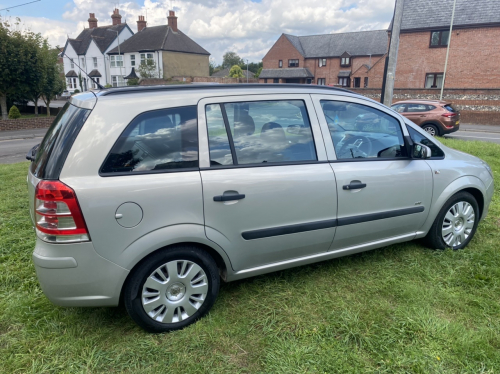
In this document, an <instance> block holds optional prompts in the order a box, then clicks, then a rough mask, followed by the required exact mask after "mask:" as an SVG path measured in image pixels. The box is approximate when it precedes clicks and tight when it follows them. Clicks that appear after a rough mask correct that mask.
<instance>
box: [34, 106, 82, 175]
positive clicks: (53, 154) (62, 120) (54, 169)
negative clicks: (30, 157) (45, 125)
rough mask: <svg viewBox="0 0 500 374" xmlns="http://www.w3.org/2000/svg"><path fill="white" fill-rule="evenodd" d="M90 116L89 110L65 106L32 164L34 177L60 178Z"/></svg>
mask: <svg viewBox="0 0 500 374" xmlns="http://www.w3.org/2000/svg"><path fill="white" fill-rule="evenodd" d="M89 114H90V110H89V109H82V108H78V107H76V106H74V105H71V104H70V103H66V105H64V107H63V108H62V109H61V111H60V112H59V114H58V115H57V117H56V119H55V120H54V122H52V125H51V126H50V128H49V129H48V130H47V133H46V134H45V137H44V138H43V141H42V143H41V144H40V147H39V148H38V150H37V152H36V155H35V160H34V161H33V163H32V164H31V172H32V173H33V175H35V176H36V177H37V178H40V179H58V178H59V174H60V173H61V169H62V167H63V165H64V162H65V161H66V157H67V156H68V153H69V151H70V149H71V146H72V145H73V142H74V141H75V139H76V136H77V135H78V133H79V132H80V129H81V128H82V126H83V124H84V123H85V121H86V119H87V117H88V115H89Z"/></svg>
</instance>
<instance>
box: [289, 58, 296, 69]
mask: <svg viewBox="0 0 500 374" xmlns="http://www.w3.org/2000/svg"><path fill="white" fill-rule="evenodd" d="M288 67H289V68H297V67H299V60H288Z"/></svg>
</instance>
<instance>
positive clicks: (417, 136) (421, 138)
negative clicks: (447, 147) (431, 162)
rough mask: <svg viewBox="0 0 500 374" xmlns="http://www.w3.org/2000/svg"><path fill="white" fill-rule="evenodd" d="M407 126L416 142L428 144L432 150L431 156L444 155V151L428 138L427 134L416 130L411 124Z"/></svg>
mask: <svg viewBox="0 0 500 374" xmlns="http://www.w3.org/2000/svg"><path fill="white" fill-rule="evenodd" d="M407 127H408V131H409V133H410V137H411V139H412V140H413V141H414V142H415V143H420V144H423V145H426V146H427V147H429V148H430V149H431V151H432V153H431V157H444V152H443V151H442V150H441V148H439V147H438V146H437V145H436V144H435V143H434V142H433V141H432V140H430V139H429V138H427V137H426V136H425V135H423V134H421V133H419V132H418V131H416V130H414V129H413V128H411V127H410V126H407Z"/></svg>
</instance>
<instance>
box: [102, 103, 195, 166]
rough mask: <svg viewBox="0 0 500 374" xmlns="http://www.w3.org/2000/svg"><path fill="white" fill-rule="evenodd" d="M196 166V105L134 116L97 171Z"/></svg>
mask: <svg viewBox="0 0 500 374" xmlns="http://www.w3.org/2000/svg"><path fill="white" fill-rule="evenodd" d="M196 167H198V123H197V112H196V106H189V107H181V108H173V109H163V110H157V111H153V112H147V113H143V114H141V115H139V116H138V117H136V118H135V119H134V120H133V121H132V122H131V123H130V124H129V125H128V127H127V128H126V130H125V131H124V132H123V134H122V135H121V136H120V137H119V138H118V140H117V141H116V143H115V145H114V146H113V148H112V149H111V152H110V153H109V155H108V157H107V159H106V161H105V162H104V164H103V166H102V168H101V173H123V172H125V173H127V172H143V171H151V170H167V169H179V168H196Z"/></svg>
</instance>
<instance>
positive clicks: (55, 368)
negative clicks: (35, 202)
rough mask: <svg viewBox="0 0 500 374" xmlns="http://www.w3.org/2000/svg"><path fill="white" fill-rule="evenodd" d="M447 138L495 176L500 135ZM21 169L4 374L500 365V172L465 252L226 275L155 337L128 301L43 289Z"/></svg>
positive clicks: (1, 304)
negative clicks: (182, 321) (208, 306)
mask: <svg viewBox="0 0 500 374" xmlns="http://www.w3.org/2000/svg"><path fill="white" fill-rule="evenodd" d="M444 143H445V144H447V145H449V146H451V147H454V148H457V149H460V150H463V151H465V152H469V153H472V154H475V155H477V156H479V157H481V158H483V159H484V160H486V161H487V162H488V163H489V164H490V165H491V166H492V168H493V169H494V172H495V173H496V175H497V176H499V175H500V145H496V144H491V143H482V142H481V143H480V142H463V141H460V140H445V141H444ZM27 167H28V163H20V164H14V165H0V191H1V194H0V358H1V360H2V362H1V366H0V372H4V373H44V372H54V373H60V372H85V373H86V372H90V373H96V372H109V373H115V372H144V373H167V372H180V373H220V372H227V373H235V372H247V373H255V372H261V373H370V372H376V373H386V372H387V373H394V372H396V373H406V372H408V373H499V372H500V256H499V244H500V193H499V188H498V182H497V187H496V190H495V196H494V200H493V203H492V206H491V208H490V214H489V216H488V218H487V219H486V220H485V221H483V222H482V223H481V224H480V226H479V230H478V232H477V234H476V236H475V238H474V240H473V241H472V243H471V244H470V245H469V246H468V248H466V249H465V250H462V251H451V250H446V251H432V250H428V249H425V248H424V247H423V246H422V245H421V244H420V243H418V242H411V243H406V244H400V245H393V246H390V247H386V248H382V249H378V250H374V251H371V252H366V253H362V254H359V255H354V256H350V257H344V258H341V259H336V260H332V261H328V262H323V263H319V264H316V265H310V266H305V267H300V268H296V269H291V270H287V271H282V272H278V273H273V274H269V275H265V276H260V277H256V278H251V279H247V280H242V281H238V282H234V283H229V284H223V285H222V287H221V292H220V296H219V299H218V300H217V302H216V304H215V306H214V308H213V310H212V311H211V313H210V314H209V315H208V316H207V317H205V318H203V319H202V320H200V321H199V322H198V323H196V324H194V325H191V326H189V327H188V328H186V329H184V330H182V331H176V332H174V333H169V334H162V335H151V334H147V333H145V332H144V331H142V330H141V329H140V328H139V327H137V326H136V325H135V324H134V323H133V322H132V320H131V319H129V317H128V316H127V314H126V312H125V310H124V309H123V308H88V309H85V308H59V307H56V306H54V305H52V304H51V303H50V302H49V301H48V300H47V299H46V298H45V296H44V295H43V293H42V291H41V289H40V287H39V285H38V281H37V278H36V274H35V270H34V267H33V264H32V261H31V253H32V250H33V247H34V243H35V234H34V232H33V231H32V229H31V223H30V220H29V217H28V199H27V193H26V170H27ZM497 179H498V178H497Z"/></svg>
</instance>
